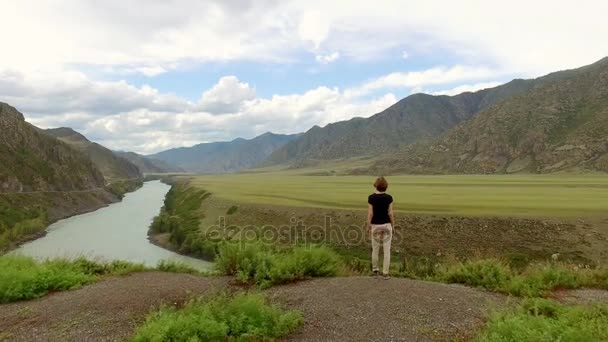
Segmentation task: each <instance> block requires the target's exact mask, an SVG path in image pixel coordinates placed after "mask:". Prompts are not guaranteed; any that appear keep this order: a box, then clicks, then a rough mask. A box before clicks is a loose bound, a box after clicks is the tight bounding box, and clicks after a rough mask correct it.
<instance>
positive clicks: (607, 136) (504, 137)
mask: <svg viewBox="0 0 608 342" xmlns="http://www.w3.org/2000/svg"><path fill="white" fill-rule="evenodd" d="M538 80H539V81H541V82H540V83H539V84H537V85H536V86H535V87H533V88H532V89H530V90H528V91H526V92H522V93H520V94H517V95H514V96H512V97H510V98H508V99H505V100H504V101H502V102H499V103H497V104H496V105H494V106H490V107H488V108H487V109H485V110H483V111H481V112H480V113H478V114H477V115H475V116H474V117H473V118H472V119H470V120H468V121H465V122H463V123H462V124H460V125H458V126H456V127H455V128H453V129H451V130H449V131H448V132H446V133H445V134H444V135H442V136H441V137H439V138H438V139H436V140H434V141H432V142H430V143H419V144H416V145H412V146H409V147H408V148H406V149H403V150H401V151H399V152H398V153H395V154H393V155H388V156H384V157H383V158H382V159H381V160H379V161H378V162H376V163H375V164H374V165H373V166H372V168H371V170H370V171H371V172H376V173H378V172H381V173H515V172H530V173H548V172H556V171H562V170H577V169H579V170H580V169H585V170H597V171H603V172H608V58H604V59H603V60H601V61H599V62H597V63H594V64H592V65H589V66H586V67H582V68H579V69H573V70H568V71H562V72H557V73H553V74H550V75H547V76H545V77H543V78H540V79H538Z"/></svg>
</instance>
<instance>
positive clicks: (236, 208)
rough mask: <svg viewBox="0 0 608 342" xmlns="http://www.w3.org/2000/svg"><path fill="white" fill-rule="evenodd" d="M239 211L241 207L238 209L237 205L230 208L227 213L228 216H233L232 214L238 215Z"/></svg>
mask: <svg viewBox="0 0 608 342" xmlns="http://www.w3.org/2000/svg"><path fill="white" fill-rule="evenodd" d="M237 210H239V207H237V206H236V205H233V206H231V207H230V208H228V210H227V211H226V215H232V214H234V213H236V212H237Z"/></svg>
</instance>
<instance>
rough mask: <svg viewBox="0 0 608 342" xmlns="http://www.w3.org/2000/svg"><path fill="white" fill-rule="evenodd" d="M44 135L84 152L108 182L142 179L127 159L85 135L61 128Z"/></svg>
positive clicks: (48, 131)
mask: <svg viewBox="0 0 608 342" xmlns="http://www.w3.org/2000/svg"><path fill="white" fill-rule="evenodd" d="M44 133H46V134H48V135H51V136H53V137H56V138H57V139H59V140H61V141H63V142H65V143H66V144H68V145H70V146H71V147H73V148H74V149H76V150H79V151H82V152H84V153H85V154H86V155H87V156H89V158H90V159H91V160H92V161H93V163H94V164H95V165H96V166H97V168H98V169H99V170H100V171H101V173H102V174H103V176H104V177H105V178H106V180H109V181H110V180H119V179H135V178H142V174H141V172H140V171H139V169H138V168H137V166H136V165H135V164H133V163H131V162H130V161H128V160H127V159H125V158H122V157H120V156H117V155H115V154H114V152H112V151H111V150H109V149H107V148H105V147H103V146H101V145H99V144H97V143H94V142H91V141H89V140H88V139H87V138H85V136H84V135H82V134H80V133H78V132H76V131H74V130H73V129H71V128H67V127H60V128H53V129H47V130H44Z"/></svg>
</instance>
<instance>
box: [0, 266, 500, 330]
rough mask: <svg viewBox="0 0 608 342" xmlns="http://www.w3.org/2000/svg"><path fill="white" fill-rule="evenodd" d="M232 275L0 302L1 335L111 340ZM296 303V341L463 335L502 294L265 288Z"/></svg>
mask: <svg viewBox="0 0 608 342" xmlns="http://www.w3.org/2000/svg"><path fill="white" fill-rule="evenodd" d="M229 282H230V278H203V277H196V276H192V275H186V274H171V273H158V272H151V273H138V274H133V275H131V276H126V277H114V278H109V279H107V280H104V281H102V282H99V283H97V284H93V285H90V286H87V287H85V288H82V289H79V290H75V291H68V292H61V293H56V294H53V295H50V296H47V297H44V298H42V299H38V300H34V301H28V302H21V303H13V304H6V305H0V340H2V339H3V338H4V339H5V340H7V341H117V340H124V339H125V338H127V337H128V336H130V335H131V334H132V332H133V330H134V328H135V327H136V326H137V325H139V324H141V323H142V321H143V319H144V318H145V316H146V314H147V313H148V312H150V310H152V309H154V308H155V307H157V306H158V305H159V304H160V303H167V304H174V303H181V302H183V301H185V300H187V299H188V298H190V297H192V296H196V295H201V294H205V293H210V292H212V291H217V290H220V289H223V288H226V287H228V286H229ZM266 294H267V296H268V298H269V299H270V300H272V301H273V302H276V303H279V304H282V305H284V306H287V307H290V308H294V309H299V310H302V311H303V313H304V318H305V324H304V326H303V327H302V328H301V329H300V330H299V331H298V332H297V333H296V334H295V335H293V336H290V337H288V339H287V340H294V341H303V340H306V341H338V340H340V341H437V340H454V338H460V339H462V340H466V339H467V337H470V336H471V334H473V333H474V331H475V329H477V328H479V327H480V326H481V325H482V324H483V321H484V318H485V317H486V315H487V312H488V310H489V309H490V308H491V307H493V306H498V305H501V304H503V303H504V302H505V301H506V298H505V297H504V296H500V295H496V294H492V293H488V292H485V291H481V290H476V289H471V288H467V287H464V286H458V285H445V284H439V283H430V282H422V281H414V280H408V279H396V278H393V279H390V280H383V279H374V278H371V277H349V278H329V279H316V280H311V281H305V282H299V283H296V284H291V285H286V286H280V287H275V288H272V289H270V290H267V291H266Z"/></svg>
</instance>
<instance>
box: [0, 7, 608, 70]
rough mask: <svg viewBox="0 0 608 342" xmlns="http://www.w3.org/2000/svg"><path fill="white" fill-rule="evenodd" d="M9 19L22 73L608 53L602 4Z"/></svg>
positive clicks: (509, 61)
mask: <svg viewBox="0 0 608 342" xmlns="http://www.w3.org/2000/svg"><path fill="white" fill-rule="evenodd" d="M319 8H322V9H323V10H322V11H320V10H318V9H319ZM0 13H2V20H1V21H0V41H2V44H3V46H4V47H7V48H6V49H3V51H2V59H1V61H0V63H1V65H0V68H6V67H9V66H10V67H11V68H14V69H19V70H38V69H39V68H41V67H48V66H65V65H71V64H76V65H83V64H84V65H88V64H90V65H102V66H119V67H125V66H128V67H130V68H132V69H133V70H138V71H139V72H141V73H144V74H147V75H149V76H154V75H158V74H159V73H161V72H162V70H161V69H166V68H165V66H166V65H167V64H170V63H178V64H179V63H196V62H206V61H234V60H255V61H265V62H268V61H292V60H293V59H294V58H296V57H295V56H297V55H298V54H299V53H301V52H302V51H308V52H312V53H315V54H318V51H320V50H322V51H340V54H341V57H342V58H352V59H357V60H359V59H376V60H381V59H383V58H387V56H394V51H393V49H400V47H403V46H407V47H408V54H409V55H413V54H415V55H416V56H422V57H424V56H425V55H428V56H433V55H436V54H437V53H442V52H446V51H448V52H450V54H454V55H456V56H460V57H462V58H469V59H473V60H476V61H480V60H481V61H491V62H492V63H493V64H495V65H500V66H501V67H504V68H508V69H509V70H510V71H512V72H520V73H526V74H531V75H532V74H533V75H540V74H543V73H545V72H548V71H552V70H557V69H562V68H571V67H575V66H579V65H584V64H588V63H591V62H593V61H595V60H598V59H600V58H601V57H604V56H606V55H608V44H605V38H606V37H607V36H608V25H605V24H604V22H605V18H604V17H605V13H608V2H606V1H603V0H595V1H594V0H589V1H585V2H583V3H576V2H567V1H557V2H556V1H551V0H538V1H533V2H530V1H524V0H513V1H509V2H501V3H497V2H494V1H486V2H481V1H476V0H465V1H460V2H454V1H452V2H445V1H441V0H429V1H414V0H410V1H400V0H385V1H381V2H375V3H365V2H360V3H356V4H355V3H353V2H352V1H347V0H335V1H327V0H322V1H321V0H310V1H309V0H306V1H304V0H293V1H284V2H283V1H275V0H268V1H247V0H243V1H219V0H210V1H196V0H178V1H176V2H166V1H144V0H132V1H119V0H107V1H94V2H90V1H79V0H58V1H35V0H21V1H4V2H2V4H1V5H0ZM505 18H508V19H505ZM512 23H517V24H516V25H512ZM506 28H508V29H506ZM15 32H18V33H19V34H15Z"/></svg>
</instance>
